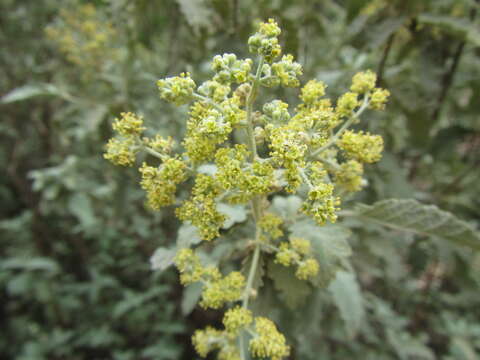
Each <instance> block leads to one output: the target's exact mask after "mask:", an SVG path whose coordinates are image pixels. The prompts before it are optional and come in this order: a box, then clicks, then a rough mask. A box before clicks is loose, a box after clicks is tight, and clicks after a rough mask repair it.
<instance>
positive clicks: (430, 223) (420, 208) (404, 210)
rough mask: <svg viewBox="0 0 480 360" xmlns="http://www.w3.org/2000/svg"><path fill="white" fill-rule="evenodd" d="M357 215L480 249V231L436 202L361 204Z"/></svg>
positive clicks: (375, 221) (391, 226) (399, 200)
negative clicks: (441, 208)
mask: <svg viewBox="0 0 480 360" xmlns="http://www.w3.org/2000/svg"><path fill="white" fill-rule="evenodd" d="M353 216H356V217H359V218H360V219H362V220H366V221H371V222H374V223H376V224H379V225H383V226H386V227H389V228H391V229H394V230H399V231H407V232H411V233H415V234H419V235H424V236H432V237H435V238H440V239H444V240H447V241H450V242H452V243H454V244H458V245H463V246H469V247H471V248H473V249H476V250H480V234H479V232H478V231H475V229H473V228H472V227H471V226H470V225H469V224H468V223H466V222H465V221H462V220H460V219H458V218H457V217H455V216H454V215H452V214H451V213H449V212H447V211H444V210H440V209H439V208H438V207H436V206H434V205H424V204H422V203H420V202H418V201H416V200H413V199H405V200H403V199H390V200H382V201H379V202H376V203H375V204H373V205H365V204H359V205H357V206H356V207H355V209H354V211H353Z"/></svg>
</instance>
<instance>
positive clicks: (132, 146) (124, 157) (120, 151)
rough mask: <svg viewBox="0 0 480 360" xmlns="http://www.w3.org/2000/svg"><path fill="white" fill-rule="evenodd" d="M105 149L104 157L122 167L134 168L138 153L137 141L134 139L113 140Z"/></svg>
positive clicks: (109, 141) (115, 138) (121, 138)
mask: <svg viewBox="0 0 480 360" xmlns="http://www.w3.org/2000/svg"><path fill="white" fill-rule="evenodd" d="M105 149H106V151H105V154H104V155H103V157H104V158H105V159H107V160H109V161H111V162H112V163H113V164H115V165H120V166H132V165H133V164H134V163H135V158H136V154H137V153H138V146H137V141H136V140H135V138H132V137H120V138H117V137H114V138H111V139H110V140H108V143H107V145H106V146H105Z"/></svg>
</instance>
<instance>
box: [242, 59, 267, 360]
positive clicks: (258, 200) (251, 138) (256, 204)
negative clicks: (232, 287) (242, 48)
mask: <svg viewBox="0 0 480 360" xmlns="http://www.w3.org/2000/svg"><path fill="white" fill-rule="evenodd" d="M263 63H264V58H263V57H261V58H260V60H259V63H258V67H257V72H256V74H255V78H254V79H253V82H252V87H251V89H250V93H249V94H248V97H247V103H246V105H245V107H246V110H247V127H246V129H247V141H248V147H249V150H250V154H251V155H250V161H251V162H253V161H255V159H256V158H258V153H257V144H256V142H255V134H254V130H253V119H252V114H253V104H254V103H255V99H256V97H257V93H258V86H259V84H260V76H261V74H262V67H263ZM261 204H262V197H255V198H254V199H252V201H251V207H252V215H253V220H254V221H255V250H254V252H253V257H252V263H251V265H250V270H249V272H248V277H247V284H246V286H245V290H244V292H243V297H242V307H244V308H245V309H248V302H249V300H250V295H251V292H252V287H253V280H254V279H255V274H256V272H257V268H258V262H259V260H260V244H259V241H260V235H261V229H260V227H259V225H258V221H259V220H260V218H261V216H262V214H261V212H262V211H261ZM239 343H240V358H241V359H242V360H247V355H246V351H245V334H240V339H239Z"/></svg>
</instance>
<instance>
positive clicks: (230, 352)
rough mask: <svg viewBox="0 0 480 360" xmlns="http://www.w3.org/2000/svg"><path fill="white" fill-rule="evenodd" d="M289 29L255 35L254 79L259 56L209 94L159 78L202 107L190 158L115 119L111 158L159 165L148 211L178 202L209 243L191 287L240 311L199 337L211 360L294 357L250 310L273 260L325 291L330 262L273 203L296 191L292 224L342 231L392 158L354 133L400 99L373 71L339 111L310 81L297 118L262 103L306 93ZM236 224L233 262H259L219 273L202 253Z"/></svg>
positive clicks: (145, 176) (216, 304) (189, 248)
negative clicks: (346, 213)
mask: <svg viewBox="0 0 480 360" xmlns="http://www.w3.org/2000/svg"><path fill="white" fill-rule="evenodd" d="M280 32H281V31H280V28H279V27H278V25H277V23H276V22H275V21H274V20H272V19H270V20H268V22H265V23H261V24H260V25H259V27H258V31H257V32H256V33H255V34H254V35H253V36H251V37H250V38H249V40H248V45H249V50H250V52H251V53H252V54H255V55H256V56H257V57H258V61H257V63H256V68H255V70H254V71H253V72H252V70H253V67H254V61H253V60H252V59H238V58H237V57H236V56H235V55H234V54H224V55H217V56H215V57H214V58H213V61H212V64H211V69H212V70H213V72H214V75H213V77H212V78H211V79H210V80H208V81H205V82H204V83H203V84H201V85H200V86H197V84H196V83H195V81H194V80H193V79H192V78H191V77H190V74H189V73H182V74H181V75H180V76H176V77H170V78H166V79H162V80H159V81H158V87H159V90H160V97H161V98H162V99H164V100H166V101H168V102H171V103H173V104H175V105H177V106H180V105H184V104H187V103H191V105H190V111H189V118H188V121H187V131H186V135H185V138H184V139H183V141H182V143H181V146H182V147H183V148H184V151H183V152H180V151H177V150H178V149H179V146H178V145H177V144H175V142H174V141H173V139H172V138H164V137H162V136H160V135H156V136H155V137H154V138H148V137H144V136H143V132H144V130H145V127H144V126H143V119H142V117H141V116H138V115H135V114H133V113H122V114H121V117H120V118H119V119H117V120H116V121H115V123H114V124H113V129H114V131H115V132H116V135H115V137H113V138H112V139H110V141H109V142H108V144H107V146H106V153H105V158H106V159H108V160H110V161H111V162H113V163H114V164H116V165H121V166H133V165H134V164H135V163H136V158H137V157H138V155H139V153H141V152H145V153H147V154H148V155H149V156H152V157H153V158H157V159H158V160H155V161H156V162H155V163H154V162H153V159H152V161H148V162H147V161H145V162H143V164H142V165H141V166H140V168H139V171H140V173H141V183H140V185H141V187H142V188H143V189H144V190H145V191H146V193H147V204H148V206H149V207H151V208H152V209H154V210H158V209H160V208H162V207H164V206H170V205H177V204H179V206H178V207H177V209H176V215H177V217H178V218H179V219H180V220H182V221H184V222H185V223H188V224H191V225H193V226H194V227H195V228H196V231H197V232H198V234H199V238H200V239H201V240H203V241H204V242H202V243H201V244H200V245H198V246H196V247H194V245H197V244H194V243H193V242H190V243H188V244H182V245H180V246H178V248H177V249H175V252H176V254H175V256H174V260H173V261H174V263H175V265H176V267H177V269H178V271H179V272H180V281H181V283H182V284H184V285H190V284H193V283H199V284H201V287H202V292H201V299H200V306H201V307H203V308H206V309H207V308H211V309H222V308H224V307H225V306H228V307H229V309H228V310H227V311H226V312H225V314H224V317H223V325H224V329H222V330H219V329H214V328H213V327H207V328H206V329H204V330H197V331H196V332H195V334H194V335H193V344H194V346H195V349H196V350H197V352H198V354H199V355H200V356H202V357H205V356H207V354H208V353H210V352H212V351H216V350H218V358H219V359H228V360H234V359H242V360H243V359H247V357H248V355H247V351H248V352H249V353H250V354H251V356H253V357H261V358H271V359H273V360H275V359H282V358H285V357H286V356H288V355H289V353H290V346H289V345H287V341H286V338H285V336H284V335H283V334H282V333H281V332H280V331H279V330H278V329H277V326H276V325H275V323H274V322H273V321H272V320H270V319H268V318H267V317H264V316H257V315H256V314H254V313H253V312H252V310H251V309H250V307H249V305H250V300H251V299H255V298H257V297H260V296H261V293H260V292H259V288H260V284H259V282H260V281H261V278H262V274H263V273H264V270H263V269H262V266H263V265H262V264H264V263H266V262H269V264H270V265H269V266H268V271H269V272H274V271H275V269H278V267H285V268H286V269H287V270H288V271H291V272H292V273H293V274H294V276H295V277H296V278H297V280H298V281H299V282H306V283H308V284H310V285H311V286H314V285H319V284H320V283H321V281H322V280H321V279H323V278H324V277H325V272H326V268H327V264H326V263H325V264H323V263H322V259H321V257H319V256H317V255H318V254H316V253H315V250H314V249H313V246H312V243H311V241H310V240H309V239H308V238H307V237H303V236H298V234H296V233H295V231H292V229H291V228H290V226H291V225H292V218H289V216H285V214H283V216H282V214H281V212H279V211H278V209H275V206H274V205H273V204H272V199H273V196H274V195H279V194H286V193H290V194H296V196H294V197H292V196H291V197H290V200H292V199H293V201H300V199H302V200H301V203H298V206H296V207H295V210H294V211H293V213H292V214H290V215H293V216H294V219H293V220H295V219H298V218H299V217H306V216H308V217H311V218H312V219H313V220H314V221H315V222H316V224H317V225H318V226H323V225H325V224H326V223H327V222H332V223H333V222H335V221H336V220H337V216H338V212H339V210H340V206H341V202H342V199H344V198H348V196H349V194H351V193H353V192H357V191H359V190H361V189H362V187H363V186H365V185H366V181H364V180H363V179H362V175H363V171H364V164H369V163H374V162H376V161H378V160H379V159H380V158H381V153H382V150H383V140H382V138H381V137H380V136H378V135H371V134H369V133H365V132H363V131H354V130H351V129H350V127H351V126H352V125H354V124H356V123H358V122H359V121H360V115H361V114H362V113H364V111H366V110H367V109H372V110H382V109H383V108H384V106H385V102H386V101H387V98H388V96H389V92H388V91H387V90H384V89H380V88H377V87H376V75H375V74H374V73H373V72H371V71H366V72H361V73H358V74H356V75H355V76H354V77H353V79H352V84H351V87H350V91H348V92H346V93H345V94H343V95H342V96H340V97H339V99H338V100H337V101H336V102H335V103H334V102H332V101H331V100H330V99H328V98H326V97H325V90H326V85H325V84H324V83H323V82H321V81H319V80H310V81H308V82H307V83H306V84H305V85H304V86H303V87H302V88H301V90H300V95H299V100H300V101H299V103H298V104H297V105H296V106H295V108H294V111H290V110H289V104H287V103H286V102H283V101H281V100H279V99H274V100H271V101H268V102H266V103H265V104H264V105H263V106H262V107H257V106H256V100H257V98H258V97H259V94H260V93H261V91H262V90H263V89H265V88H274V87H278V86H282V87H286V88H290V87H299V86H300V80H299V77H300V76H301V75H302V67H301V65H300V64H299V63H297V62H295V61H294V58H293V56H292V55H283V56H282V57H281V58H280V56H281V53H282V49H281V46H280V44H279V41H278V36H279V35H280ZM242 135H243V136H242ZM157 162H159V164H157ZM190 180H192V183H193V186H192V187H191V196H190V197H189V198H188V199H178V198H179V196H178V195H177V193H178V191H177V188H178V187H179V185H180V184H184V183H185V184H187V185H186V186H188V184H189V183H190ZM273 202H275V201H273ZM245 206H248V207H249V210H248V211H246V215H248V216H245V217H244V218H241V219H232V218H231V217H232V216H231V213H230V215H229V210H230V211H231V210H232V209H238V208H241V209H243V208H244V207H245ZM235 222H239V223H243V225H244V227H245V228H246V229H247V230H248V231H250V230H252V235H246V236H245V238H242V239H239V240H238V243H237V244H235V245H232V248H234V249H236V250H240V251H239V253H240V254H241V256H240V257H239V256H238V254H236V253H233V252H231V253H230V254H229V255H228V256H229V257H230V259H231V260H233V263H234V264H238V262H239V260H241V259H240V258H243V259H246V258H248V261H247V264H248V266H246V268H245V269H244V270H243V271H239V270H233V271H230V272H229V273H226V274H224V273H223V272H222V271H221V269H220V268H219V266H216V265H211V264H205V262H204V261H203V259H202V254H203V253H204V252H206V251H208V250H209V249H211V246H209V244H207V242H218V243H220V242H222V241H227V240H224V239H222V238H224V237H226V236H225V234H226V233H228V232H227V231H226V230H228V229H229V228H230V227H232V226H233V225H234V223H235ZM228 256H226V257H228ZM328 261H330V260H328ZM225 268H227V267H225ZM222 270H223V269H222ZM322 272H323V273H322ZM331 275H332V276H330V279H331V278H333V275H334V273H333V274H331ZM310 285H309V286H310Z"/></svg>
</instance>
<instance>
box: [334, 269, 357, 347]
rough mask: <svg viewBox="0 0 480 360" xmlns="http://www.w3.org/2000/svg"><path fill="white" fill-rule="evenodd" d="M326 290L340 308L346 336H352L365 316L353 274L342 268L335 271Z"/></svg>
mask: <svg viewBox="0 0 480 360" xmlns="http://www.w3.org/2000/svg"><path fill="white" fill-rule="evenodd" d="M328 290H329V291H330V293H331V294H332V296H333V300H334V302H335V305H336V306H337V307H338V309H339V310H340V316H341V317H342V319H343V321H344V322H345V329H346V331H347V334H348V336H349V337H350V338H353V337H354V336H355V335H356V334H357V333H358V331H359V330H360V327H361V326H362V322H363V319H364V317H365V307H364V303H363V298H362V293H361V291H360V287H359V286H358V283H357V279H356V278H355V275H354V274H352V273H349V272H346V271H343V270H340V271H337V274H336V276H335V280H333V281H332V283H331V284H330V286H329V287H328Z"/></svg>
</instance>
